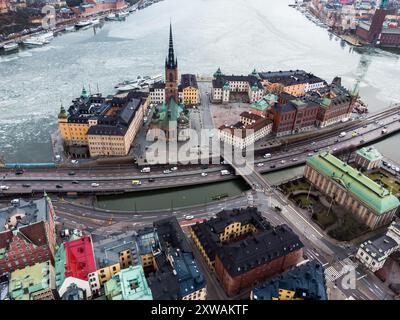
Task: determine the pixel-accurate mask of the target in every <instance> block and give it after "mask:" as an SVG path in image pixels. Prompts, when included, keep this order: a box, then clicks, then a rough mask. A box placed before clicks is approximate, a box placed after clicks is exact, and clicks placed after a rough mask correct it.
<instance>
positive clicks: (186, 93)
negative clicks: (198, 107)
mask: <svg viewBox="0 0 400 320" xmlns="http://www.w3.org/2000/svg"><path fill="white" fill-rule="evenodd" d="M182 92H183V94H182V102H183V104H185V105H187V104H189V105H190V104H200V92H199V89H197V88H194V87H187V88H184V89H183V90H182Z"/></svg>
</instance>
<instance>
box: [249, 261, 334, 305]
mask: <svg viewBox="0 0 400 320" xmlns="http://www.w3.org/2000/svg"><path fill="white" fill-rule="evenodd" d="M280 289H283V290H289V291H294V292H295V296H294V298H300V299H307V300H328V297H327V293H326V283H325V275H324V268H323V267H322V265H321V264H320V263H318V262H316V261H315V260H313V261H310V262H308V263H306V264H304V265H301V266H299V267H296V268H294V269H292V270H289V271H286V272H284V273H282V274H281V275H279V276H277V277H275V278H273V279H271V280H269V281H267V282H265V283H263V284H262V285H261V286H258V287H256V288H254V289H253V297H254V300H272V298H278V297H279V290H280Z"/></svg>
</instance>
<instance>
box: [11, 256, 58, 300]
mask: <svg viewBox="0 0 400 320" xmlns="http://www.w3.org/2000/svg"><path fill="white" fill-rule="evenodd" d="M49 283H50V261H47V262H42V263H36V264H34V265H33V266H28V267H25V268H23V269H19V270H15V271H13V272H12V273H11V279H10V287H9V291H10V297H11V299H13V300H30V298H31V294H32V293H35V292H37V291H41V290H45V289H47V288H49Z"/></svg>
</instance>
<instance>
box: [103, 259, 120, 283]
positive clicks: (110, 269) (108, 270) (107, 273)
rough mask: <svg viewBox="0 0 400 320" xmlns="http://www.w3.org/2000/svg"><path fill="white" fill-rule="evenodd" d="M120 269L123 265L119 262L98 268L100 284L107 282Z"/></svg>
mask: <svg viewBox="0 0 400 320" xmlns="http://www.w3.org/2000/svg"><path fill="white" fill-rule="evenodd" d="M120 271H121V266H120V265H119V263H116V264H113V265H111V266H107V267H104V268H102V269H99V270H97V275H98V278H99V283H100V285H101V286H102V285H103V284H104V283H105V282H107V281H108V280H110V279H111V278H112V276H113V275H114V274H116V273H118V272H120Z"/></svg>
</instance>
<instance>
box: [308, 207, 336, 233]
mask: <svg viewBox="0 0 400 320" xmlns="http://www.w3.org/2000/svg"><path fill="white" fill-rule="evenodd" d="M312 219H313V220H314V221H315V222H316V223H317V224H318V225H319V226H320V227H321V228H322V229H324V230H325V229H326V228H328V227H329V226H331V225H333V224H334V223H335V222H336V221H337V217H336V215H335V214H334V213H333V212H330V213H329V214H328V211H325V210H323V211H321V212H316V213H314V214H313V215H312Z"/></svg>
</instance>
